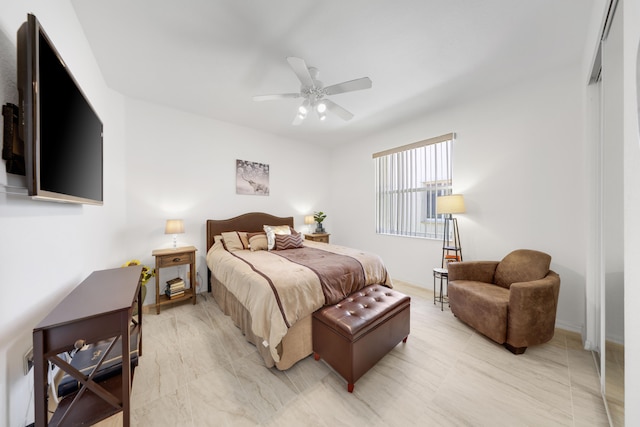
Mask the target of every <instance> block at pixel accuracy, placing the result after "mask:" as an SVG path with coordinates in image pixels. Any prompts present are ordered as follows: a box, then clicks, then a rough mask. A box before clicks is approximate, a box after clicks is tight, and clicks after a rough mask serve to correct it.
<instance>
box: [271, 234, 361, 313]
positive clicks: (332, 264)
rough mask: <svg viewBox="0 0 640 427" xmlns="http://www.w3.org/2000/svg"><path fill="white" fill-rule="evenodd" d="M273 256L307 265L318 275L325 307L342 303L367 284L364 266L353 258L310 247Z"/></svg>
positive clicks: (276, 252) (279, 252)
mask: <svg viewBox="0 0 640 427" xmlns="http://www.w3.org/2000/svg"><path fill="white" fill-rule="evenodd" d="M271 253H272V254H276V255H279V256H281V257H283V258H286V259H288V260H289V261H291V262H295V263H296V264H300V265H303V266H305V267H307V268H309V269H311V270H312V271H313V272H314V273H316V275H317V276H318V278H319V279H320V283H321V284H322V292H323V293H324V299H325V305H329V304H336V303H338V302H340V301H342V300H343V299H344V298H345V297H347V296H348V295H350V294H352V293H353V292H355V291H358V290H360V289H362V288H363V287H364V286H365V284H366V277H365V273H364V269H363V268H362V264H360V261H358V260H357V259H355V258H352V257H350V256H346V255H340V254H335V253H333V252H327V251H323V250H322V249H316V248H309V247H304V248H298V249H291V250H286V251H272V252H271Z"/></svg>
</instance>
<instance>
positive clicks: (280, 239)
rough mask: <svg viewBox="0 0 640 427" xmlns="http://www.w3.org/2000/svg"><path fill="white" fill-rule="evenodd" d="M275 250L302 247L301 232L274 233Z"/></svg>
mask: <svg viewBox="0 0 640 427" xmlns="http://www.w3.org/2000/svg"><path fill="white" fill-rule="evenodd" d="M275 237H276V245H275V250H277V251H284V250H286V249H296V248H302V247H303V246H304V245H303V244H302V234H297V233H296V234H276V236H275Z"/></svg>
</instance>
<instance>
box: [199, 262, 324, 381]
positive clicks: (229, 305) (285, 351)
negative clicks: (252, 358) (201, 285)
mask: <svg viewBox="0 0 640 427" xmlns="http://www.w3.org/2000/svg"><path fill="white" fill-rule="evenodd" d="M211 294H212V295H213V299H215V300H216V303H218V306H219V307H220V309H221V310H222V311H223V312H224V314H226V315H227V316H229V317H231V319H232V320H233V323H235V325H236V326H237V327H238V328H240V330H241V331H242V333H243V334H244V336H245V338H246V339H247V341H249V342H250V343H252V344H253V345H255V346H256V349H257V350H258V354H260V356H261V357H262V359H263V360H264V364H265V365H266V366H267V368H271V367H273V366H275V367H276V368H277V369H279V370H281V371H284V370H286V369H289V368H290V367H292V366H293V365H294V364H295V363H296V362H298V361H299V360H302V359H304V358H305V357H307V356H309V355H311V354H312V353H313V348H312V340H311V319H312V315H311V314H310V315H308V316H306V317H304V318H302V319H300V320H299V321H298V322H296V323H295V324H294V325H293V326H292V327H290V328H289V330H288V331H287V334H286V335H285V336H284V338H283V339H282V342H280V344H278V346H277V350H278V355H279V356H280V361H278V362H276V361H274V360H273V357H271V353H270V352H269V348H268V347H265V346H264V345H262V343H263V341H264V338H261V337H258V336H256V335H255V334H254V333H253V331H252V330H251V314H250V313H249V311H247V309H246V308H245V307H244V306H243V305H242V304H241V303H240V302H239V301H238V300H237V298H236V297H235V296H234V295H233V294H232V293H231V292H229V291H228V290H227V288H226V287H224V285H222V284H221V283H220V282H219V281H218V280H217V279H216V278H215V276H214V275H213V274H212V275H211Z"/></svg>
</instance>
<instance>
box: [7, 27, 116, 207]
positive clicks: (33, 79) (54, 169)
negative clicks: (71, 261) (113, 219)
mask: <svg viewBox="0 0 640 427" xmlns="http://www.w3.org/2000/svg"><path fill="white" fill-rule="evenodd" d="M18 91H19V96H20V105H19V110H20V125H19V127H20V128H21V129H20V131H21V136H22V138H23V140H24V144H25V166H26V168H25V169H26V175H27V187H28V190H29V195H30V196H32V197H34V198H37V199H42V200H53V201H62V202H71V203H87V204H98V205H101V204H102V203H103V182H102V178H103V154H102V149H103V141H102V122H101V121H100V118H99V117H98V115H97V114H96V112H95V110H94V109H93V108H92V106H91V104H90V103H89V101H88V100H87V98H86V97H85V96H84V94H83V92H82V90H81V89H80V87H79V86H78V84H77V82H76V81H75V79H74V78H73V75H72V74H71V72H70V71H69V68H68V67H67V66H66V64H65V63H64V61H63V60H62V59H61V57H60V54H59V53H58V52H57V50H56V48H55V47H54V45H53V44H52V43H51V40H50V39H49V37H48V36H47V35H46V33H45V32H44V29H43V28H42V27H41V26H40V23H39V22H38V20H37V19H36V17H35V16H34V15H28V18H27V22H25V23H24V24H23V25H22V26H21V27H20V29H19V30H18Z"/></svg>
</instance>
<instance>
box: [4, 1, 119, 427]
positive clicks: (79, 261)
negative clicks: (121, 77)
mask: <svg viewBox="0 0 640 427" xmlns="http://www.w3.org/2000/svg"><path fill="white" fill-rule="evenodd" d="M0 10H1V11H2V13H1V14H0V103H2V104H5V103H7V102H11V103H14V104H17V103H18V94H17V90H16V32H17V30H18V27H19V26H20V25H21V24H22V22H24V21H25V20H26V17H27V13H28V12H31V13H34V14H35V15H36V16H37V17H38V19H39V20H40V22H41V24H42V26H43V27H44V29H45V31H46V32H47V34H48V35H49V37H50V38H51V39H52V40H53V43H54V44H55V45H56V47H57V48H58V50H59V52H60V54H61V55H62V57H63V58H64V59H65V61H66V63H67V65H68V66H69V68H70V69H71V71H72V72H73V74H74V76H75V77H76V80H77V81H78V82H79V84H80V86H81V87H82V89H83V90H84V92H85V94H86V95H87V97H88V98H89V99H90V101H91V103H92V104H93V106H94V108H95V109H96V110H97V112H98V115H99V116H100V118H101V119H102V121H103V123H104V164H105V186H104V191H105V204H104V206H102V207H98V206H75V205H63V204H57V203H50V202H36V201H32V200H30V199H27V198H24V197H16V196H8V195H6V194H4V193H0V236H1V237H0V292H1V293H2V298H0V425H7V426H24V425H26V424H27V423H28V422H32V421H33V404H32V393H33V371H32V372H31V374H30V375H28V376H24V375H23V373H22V356H23V354H24V353H25V352H26V351H27V349H28V348H29V347H30V346H31V343H32V330H33V328H34V327H35V326H36V325H37V324H38V322H40V320H42V319H43V318H44V316H46V314H47V313H48V312H49V311H50V310H51V309H52V308H53V307H54V306H55V305H56V304H57V303H58V302H59V301H60V300H61V299H62V298H64V297H65V296H66V295H67V294H68V293H69V291H71V289H73V288H74V287H75V286H76V285H78V283H80V282H81V281H82V280H83V279H84V278H86V276H88V275H89V274H90V273H91V272H92V271H93V270H98V269H104V268H111V267H117V266H119V262H120V257H121V256H123V255H122V254H123V249H122V243H123V242H122V240H121V239H120V238H119V236H121V235H122V229H123V225H124V223H125V214H126V212H125V193H124V188H125V179H124V178H125V174H124V172H125V164H124V157H125V156H124V154H123V153H125V152H126V150H125V146H124V121H123V117H124V116H123V113H122V109H123V100H122V97H121V96H119V95H117V94H115V93H114V92H112V91H111V90H109V89H108V88H107V87H106V85H105V84H104V82H103V80H102V77H101V74H100V71H99V70H98V67H97V64H96V62H95V60H94V58H93V55H92V53H91V51H90V49H89V46H88V43H87V42H86V40H85V38H84V35H83V32H82V28H81V27H80V24H79V23H78V21H77V19H76V15H75V12H74V11H73V9H72V7H71V5H70V3H69V2H68V1H67V0H54V1H46V2H45V1H20V2H15V1H8V0H0ZM4 163H5V162H4V161H2V165H0V184H7V183H8V182H9V183H12V184H13V183H16V182H17V183H19V184H24V180H23V179H22V180H21V179H16V178H17V177H16V176H8V175H7V174H6V172H5V166H4ZM3 189H4V185H0V190H3Z"/></svg>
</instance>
